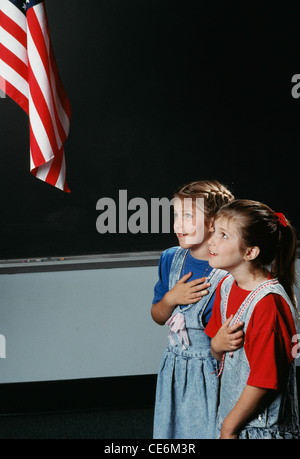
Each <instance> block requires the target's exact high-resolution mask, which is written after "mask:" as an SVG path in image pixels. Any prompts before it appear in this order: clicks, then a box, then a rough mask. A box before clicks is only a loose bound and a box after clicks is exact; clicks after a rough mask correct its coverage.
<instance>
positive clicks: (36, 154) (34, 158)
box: [29, 125, 45, 170]
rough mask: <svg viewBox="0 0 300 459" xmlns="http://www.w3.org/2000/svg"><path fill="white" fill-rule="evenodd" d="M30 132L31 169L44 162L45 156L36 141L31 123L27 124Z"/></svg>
mask: <svg viewBox="0 0 300 459" xmlns="http://www.w3.org/2000/svg"><path fill="white" fill-rule="evenodd" d="M29 133H30V160H31V170H33V169H36V168H37V167H39V166H40V165H42V164H44V163H45V158H44V156H43V153H42V151H41V149H40V147H39V144H38V143H37V141H36V138H35V135H34V133H33V131H32V127H31V125H30V126H29Z"/></svg>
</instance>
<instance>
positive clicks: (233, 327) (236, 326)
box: [229, 322, 244, 333]
mask: <svg viewBox="0 0 300 459" xmlns="http://www.w3.org/2000/svg"><path fill="white" fill-rule="evenodd" d="M242 327H244V322H238V323H237V324H233V325H231V326H230V327H229V330H230V333H236V332H237V331H238V330H241V329H242Z"/></svg>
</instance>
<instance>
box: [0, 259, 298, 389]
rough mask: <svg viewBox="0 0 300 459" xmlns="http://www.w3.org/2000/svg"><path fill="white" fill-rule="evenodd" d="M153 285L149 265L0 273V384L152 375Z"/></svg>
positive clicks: (161, 342) (155, 360) (159, 348)
mask: <svg viewBox="0 0 300 459" xmlns="http://www.w3.org/2000/svg"><path fill="white" fill-rule="evenodd" d="M298 271H299V272H300V261H299V260H298ZM298 277H299V276H298ZM156 280H157V267H139V268H116V269H91V270H85V269H82V270H79V271H61V272H40V273H31V274H30V273H27V274H26V273H23V274H2V275H0V334H2V335H4V336H5V339H6V358H5V359H0V383H6V382H27V381H47V380H59V379H73V378H75V379H77V378H93V377H106V376H127V375H142V374H155V373H157V370H158V366H159V363H160V359H161V356H162V353H163V350H164V348H165V345H166V344H167V328H166V327H160V326H159V325H156V324H155V323H154V322H153V321H152V319H151V315H150V307H151V303H152V296H153V287H154V285H155V283H156ZM297 296H298V300H299V303H300V292H299V290H297ZM299 360H300V358H298V359H297V363H298V364H300V362H299Z"/></svg>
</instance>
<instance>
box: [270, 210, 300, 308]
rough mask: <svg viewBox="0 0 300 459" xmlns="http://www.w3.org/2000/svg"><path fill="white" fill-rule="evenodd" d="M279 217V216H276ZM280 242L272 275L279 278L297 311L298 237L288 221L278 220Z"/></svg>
mask: <svg viewBox="0 0 300 459" xmlns="http://www.w3.org/2000/svg"><path fill="white" fill-rule="evenodd" d="M275 215H278V214H275ZM278 225H279V240H278V249H277V254H276V257H275V259H274V261H273V266H272V274H273V275H274V276H275V277H277V278H278V280H279V282H280V283H281V284H282V286H283V287H284V289H285V291H286V293H287V294H288V296H289V298H290V300H291V302H292V304H293V306H294V308H295V309H296V310H297V300H296V295H295V292H294V285H295V284H296V259H297V247H298V242H297V236H296V232H295V230H294V228H293V227H292V225H291V224H290V222H289V221H288V220H286V219H285V217H284V220H282V215H280V218H279V219H278Z"/></svg>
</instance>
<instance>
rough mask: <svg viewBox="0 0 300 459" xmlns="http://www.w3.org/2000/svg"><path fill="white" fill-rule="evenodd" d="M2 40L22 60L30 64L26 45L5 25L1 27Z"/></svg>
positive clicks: (0, 36)
mask: <svg viewBox="0 0 300 459" xmlns="http://www.w3.org/2000/svg"><path fill="white" fill-rule="evenodd" d="M0 40H1V43H2V45H3V46H5V48H7V49H8V50H9V51H11V52H12V53H13V54H15V55H16V56H17V57H18V58H19V59H21V61H23V62H24V63H25V64H26V65H28V58H27V50H26V48H24V46H23V45H22V44H21V43H20V42H19V41H18V40H17V39H16V38H15V37H14V36H13V35H11V34H10V33H8V32H7V31H6V30H5V29H3V27H0Z"/></svg>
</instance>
